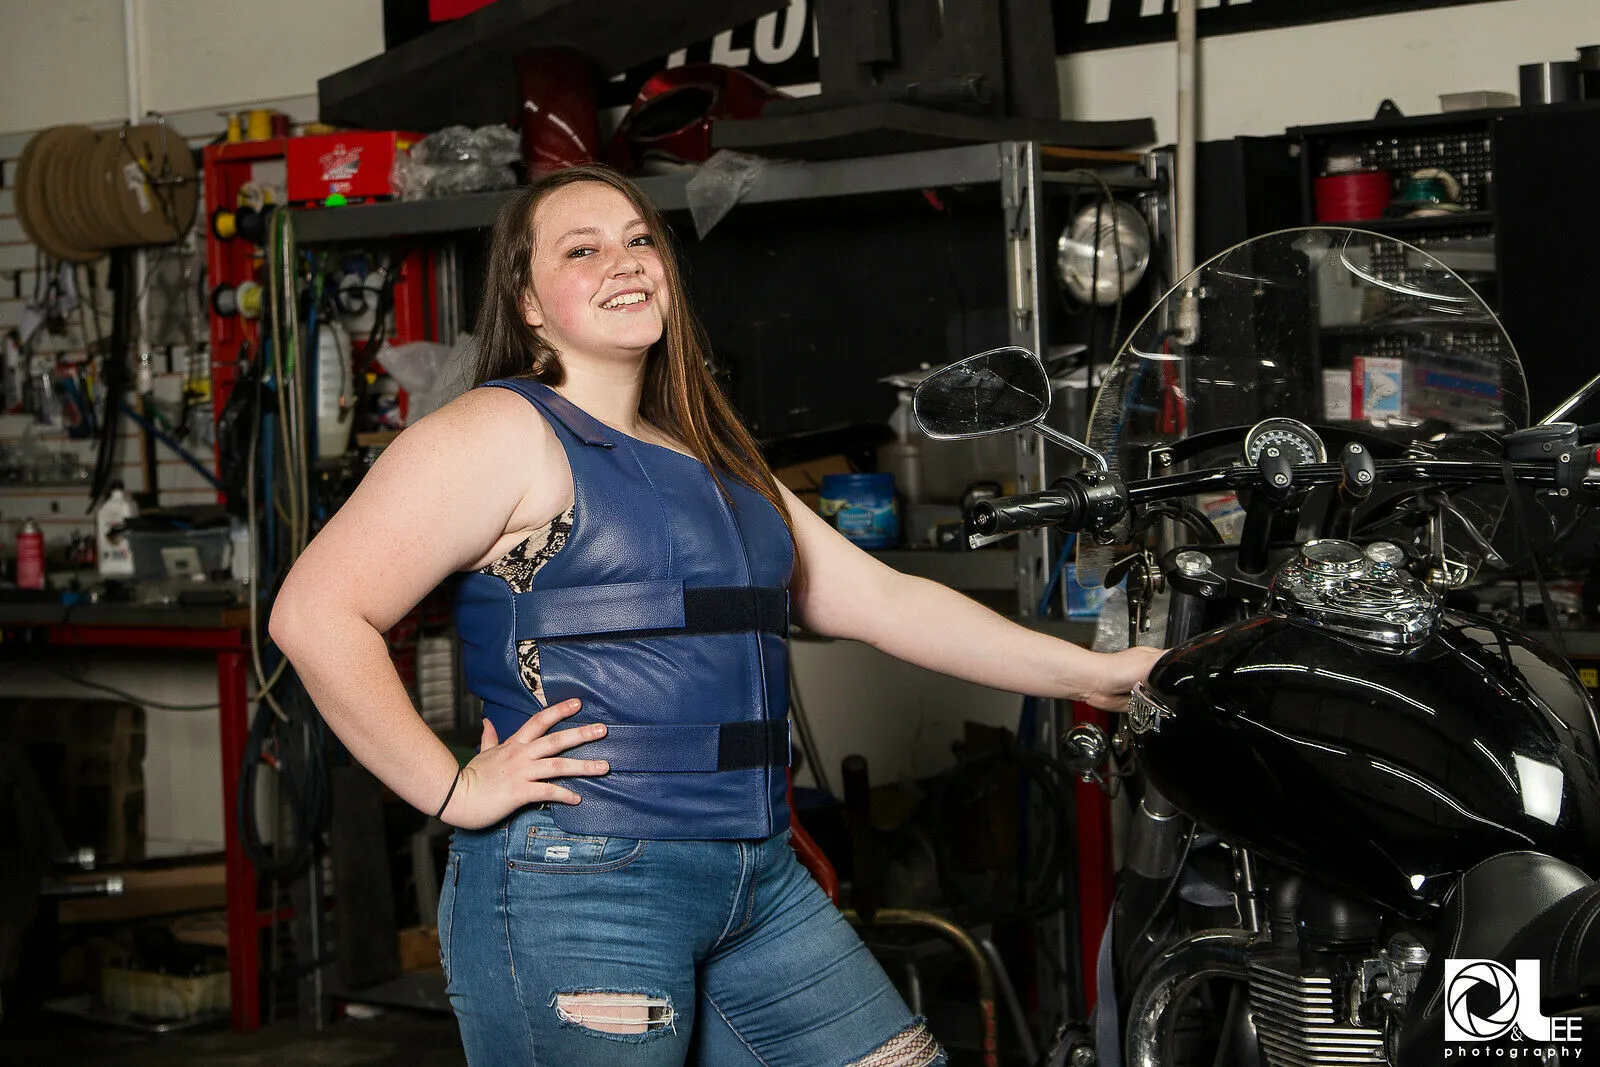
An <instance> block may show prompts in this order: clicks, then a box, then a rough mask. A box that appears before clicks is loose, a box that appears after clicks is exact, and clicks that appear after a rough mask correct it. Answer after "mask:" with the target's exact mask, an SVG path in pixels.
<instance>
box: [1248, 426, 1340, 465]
mask: <svg viewBox="0 0 1600 1067" xmlns="http://www.w3.org/2000/svg"><path fill="white" fill-rule="evenodd" d="M1268 448H1276V449H1278V450H1279V451H1280V452H1282V453H1283V454H1284V457H1285V458H1287V459H1288V461H1289V464H1290V465H1291V466H1300V465H1301V464H1304V463H1326V462H1328V449H1327V448H1326V447H1325V446H1324V445H1323V443H1322V438H1320V437H1318V436H1317V434H1316V431H1315V430H1313V429H1312V428H1311V427H1309V426H1307V425H1306V424H1305V423H1303V422H1300V421H1298V420H1296V419H1263V420H1261V421H1260V422H1258V423H1256V424H1255V425H1254V426H1252V427H1250V432H1249V433H1247V434H1245V435H1244V461H1245V462H1246V463H1247V464H1249V465H1250V466H1252V467H1254V466H1255V465H1256V463H1257V462H1258V461H1259V460H1260V459H1261V453H1262V452H1263V451H1265V450H1266V449H1268Z"/></svg>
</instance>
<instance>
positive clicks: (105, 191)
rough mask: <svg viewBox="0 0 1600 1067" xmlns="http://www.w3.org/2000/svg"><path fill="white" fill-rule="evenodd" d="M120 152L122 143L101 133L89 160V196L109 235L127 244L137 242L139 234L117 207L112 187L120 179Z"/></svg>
mask: <svg viewBox="0 0 1600 1067" xmlns="http://www.w3.org/2000/svg"><path fill="white" fill-rule="evenodd" d="M121 154H122V145H121V144H120V143H119V142H118V141H116V140H114V139H112V138H108V137H102V138H101V139H100V144H99V146H98V147H97V148H96V149H95V154H94V159H93V161H92V163H91V170H92V173H91V175H90V180H91V181H92V183H93V185H94V192H93V194H92V196H93V198H94V201H95V210H96V212H97V214H98V215H99V217H100V218H101V219H102V220H103V221H104V225H105V226H106V230H107V232H108V234H109V235H110V237H111V239H112V240H113V241H115V243H116V244H118V245H130V244H137V243H138V240H139V234H138V232H137V231H135V230H134V228H133V226H132V225H131V224H129V223H128V222H126V221H125V220H124V219H123V218H122V215H121V213H120V212H118V211H117V193H116V188H117V183H118V182H119V181H121V180H122V172H121V168H119V167H118V166H117V157H118V156H120V155H121Z"/></svg>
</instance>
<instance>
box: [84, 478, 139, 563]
mask: <svg viewBox="0 0 1600 1067" xmlns="http://www.w3.org/2000/svg"><path fill="white" fill-rule="evenodd" d="M137 514H139V508H138V505H136V504H135V503H134V502H133V501H132V500H130V499H128V494H127V493H125V492H123V491H122V486H121V485H120V484H118V485H113V486H112V487H111V495H110V496H109V497H107V498H106V502H105V503H104V504H101V505H100V510H99V511H96V512H95V513H94V541H95V559H96V560H97V561H98V563H99V568H100V577H102V578H132V577H133V546H132V545H130V544H129V543H128V539H127V538H126V537H124V536H123V534H122V531H121V530H118V531H117V532H116V533H112V529H113V528H114V527H117V526H121V525H122V524H123V523H124V522H127V521H128V520H129V519H131V518H133V517H134V516H135V515H137Z"/></svg>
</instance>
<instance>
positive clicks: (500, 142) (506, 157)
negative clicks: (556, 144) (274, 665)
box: [411, 126, 522, 167]
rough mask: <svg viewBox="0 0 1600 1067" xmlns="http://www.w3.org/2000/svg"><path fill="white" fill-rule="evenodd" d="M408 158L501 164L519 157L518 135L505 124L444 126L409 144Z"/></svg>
mask: <svg viewBox="0 0 1600 1067" xmlns="http://www.w3.org/2000/svg"><path fill="white" fill-rule="evenodd" d="M411 158H412V159H413V160H414V161H415V162H418V163H425V164H427V165H428V166H432V167H444V166H449V165H450V164H452V163H483V164H487V165H489V166H501V167H503V166H506V165H508V164H511V163H515V162H517V160H519V159H521V158H522V135H521V134H520V133H518V132H517V131H516V130H513V129H511V128H510V127H508V126H479V127H478V128H477V129H469V128H468V127H466V126H446V127H445V128H444V129H442V130H439V131H438V132H437V133H430V134H429V135H428V136H426V137H424V138H423V139H422V140H420V141H418V142H417V143H416V144H414V145H412V146H411Z"/></svg>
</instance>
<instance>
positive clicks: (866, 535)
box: [818, 474, 900, 548]
mask: <svg viewBox="0 0 1600 1067" xmlns="http://www.w3.org/2000/svg"><path fill="white" fill-rule="evenodd" d="M818 507H819V510H821V512H822V517H823V518H825V519H827V520H828V521H829V522H831V523H833V525H834V526H835V527H837V528H838V530H839V532H840V533H842V534H844V535H845V537H847V538H849V540H850V541H851V542H852V543H854V544H855V545H857V546H859V547H861V548H893V547H894V546H895V545H898V544H899V543H900V510H899V508H898V507H896V505H895V500H894V475H892V474H824V475H823V476H822V493H821V499H820V500H819V501H818Z"/></svg>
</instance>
